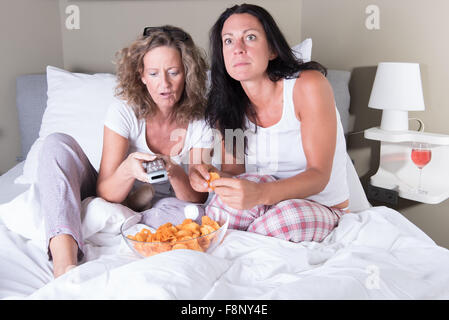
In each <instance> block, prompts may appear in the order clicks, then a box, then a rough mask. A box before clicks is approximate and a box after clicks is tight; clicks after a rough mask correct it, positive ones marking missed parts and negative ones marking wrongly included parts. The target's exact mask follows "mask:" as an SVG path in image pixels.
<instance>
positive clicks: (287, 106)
mask: <svg viewBox="0 0 449 320" xmlns="http://www.w3.org/2000/svg"><path fill="white" fill-rule="evenodd" d="M210 39H211V53H212V61H211V62H212V65H211V89H210V92H209V97H208V106H207V109H206V117H207V120H208V121H209V123H210V125H211V126H212V127H215V128H217V129H218V130H219V131H220V132H221V136H222V138H223V140H222V151H223V153H222V154H223V161H222V166H221V173H220V174H221V176H222V177H223V178H221V179H218V180H215V181H213V182H212V183H211V186H212V187H213V188H214V191H215V195H214V197H213V198H212V200H211V202H210V204H211V205H215V206H220V207H223V208H226V209H227V210H228V211H229V212H230V213H231V217H230V228H234V229H239V230H247V231H251V232H256V233H260V234H264V235H268V236H274V237H278V238H281V239H285V240H289V241H293V242H299V241H321V240H323V239H324V238H325V237H326V236H327V235H328V234H329V233H330V232H331V231H332V230H333V228H334V227H335V226H336V225H337V224H338V221H339V218H340V217H341V215H342V214H344V212H347V208H348V204H349V200H348V199H349V191H348V187H347V181H346V159H347V154H346V145H345V140H344V134H343V129H342V126H341V123H340V118H339V115H338V111H337V109H336V107H335V101H334V97H333V92H332V88H331V86H330V84H329V82H328V81H327V79H326V77H325V75H326V70H325V68H324V67H322V66H321V65H320V64H318V63H316V62H310V63H302V61H298V60H297V59H296V58H295V57H294V55H293V53H292V51H291V49H290V47H289V46H288V44H287V42H286V40H285V38H284V36H283V35H282V33H281V31H280V30H279V28H278V27H277V25H276V23H275V21H274V20H273V18H272V17H271V15H270V14H269V13H268V12H267V11H266V10H265V9H263V8H261V7H259V6H255V5H249V4H243V5H236V6H234V7H232V8H229V9H227V10H226V11H224V12H223V14H221V16H220V17H219V18H218V20H217V22H216V23H215V25H214V26H213V27H212V30H211V33H210ZM229 129H231V131H232V130H234V132H238V131H239V129H240V132H243V135H240V137H239V136H238V135H237V140H239V139H243V138H245V139H246V143H245V150H244V154H243V153H239V149H238V148H237V147H235V146H234V144H233V143H232V140H233V139H234V137H235V136H236V135H235V134H234V136H232V135H231V138H232V139H229V134H228V133H229ZM236 145H238V143H237V144H236ZM228 146H231V147H228ZM232 146H234V147H232ZM226 159H232V160H233V161H232V163H230V161H227V160H226ZM212 170H217V169H215V168H214V167H212V166H208V165H203V166H201V167H197V168H196V170H195V171H192V172H191V174H190V181H191V184H192V187H193V188H194V189H195V190H197V191H205V190H207V184H205V180H207V179H208V178H209V174H208V171H212ZM232 176H234V177H233V178H232Z"/></svg>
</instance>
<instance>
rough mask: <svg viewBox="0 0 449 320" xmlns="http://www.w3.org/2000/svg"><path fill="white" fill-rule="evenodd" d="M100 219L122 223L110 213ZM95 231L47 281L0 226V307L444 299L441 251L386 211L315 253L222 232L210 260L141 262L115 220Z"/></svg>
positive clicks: (353, 218) (355, 220)
mask: <svg viewBox="0 0 449 320" xmlns="http://www.w3.org/2000/svg"><path fill="white" fill-rule="evenodd" d="M8 174H10V173H9V172H8ZM8 179H9V178H8V176H5V175H4V176H2V177H1V178H0V190H1V192H3V191H5V192H9V190H11V189H8V190H6V189H5V188H6V187H7V186H8V185H9V183H10V180H8ZM10 187H11V188H12V186H10ZM20 192H22V193H23V192H24V191H23V190H21V191H20ZM16 195H17V194H16ZM9 196H11V195H9ZM2 199H4V197H3V196H2V198H0V203H1V200H2ZM90 201H91V202H90V203H94V204H95V205H92V206H90V207H89V206H87V207H86V210H87V211H88V210H91V213H93V212H97V213H98V216H100V217H102V218H101V219H99V220H102V219H103V220H102V221H103V222H104V221H105V220H104V219H106V218H107V217H106V215H104V214H103V215H102V212H100V211H105V209H104V208H105V206H108V204H106V203H104V202H101V201H98V200H97V201H92V200H90ZM3 202H4V201H3ZM87 204H89V203H87ZM107 211H108V212H109V214H110V215H113V216H115V217H120V215H122V216H125V215H126V213H123V208H121V207H118V206H111V207H110V208H108V210H107ZM119 211H120V212H119ZM89 214H90V213H88V214H87V216H88V217H89ZM95 216H97V215H95ZM0 217H1V216H0ZM92 217H94V215H92ZM0 220H1V219H0ZM108 221H109V220H108ZM100 222H101V221H96V225H97V227H96V228H97V230H98V229H101V230H100V231H97V232H95V233H94V234H92V235H91V236H90V239H91V246H90V247H89V252H90V253H89V255H88V258H87V260H88V261H87V262H85V263H83V264H81V265H79V266H78V267H77V268H75V269H72V270H71V271H70V272H68V273H67V274H65V275H63V276H61V277H60V278H58V279H56V280H53V279H52V275H51V274H52V273H51V263H50V262H48V261H47V257H46V252H45V250H44V249H43V248H41V247H40V246H39V245H38V244H37V243H36V242H34V241H30V240H27V239H25V238H24V237H22V236H19V235H18V234H16V233H13V232H11V231H9V230H7V228H6V227H5V225H1V224H0V259H1V263H0V297H1V298H4V299H5V298H6V299H15V298H28V299H449V272H447V271H448V270H449V250H447V249H445V248H442V247H439V246H437V245H436V244H435V243H434V242H433V241H432V240H431V239H430V238H429V237H428V236H427V235H425V234H424V233H423V232H422V231H421V230H420V229H418V228H417V227H416V226H414V225H413V224H412V223H411V222H409V221H408V220H407V219H405V218H404V217H403V216H402V215H401V214H400V213H399V212H397V211H395V210H392V209H389V208H386V207H373V208H370V209H368V210H364V211H362V212H359V213H353V214H347V215H345V216H343V218H342V219H341V221H340V224H339V226H338V227H337V228H336V229H335V230H334V231H333V232H332V233H331V234H330V235H329V236H328V237H327V238H326V239H325V240H324V241H323V242H322V243H313V242H303V243H299V244H295V243H290V242H286V241H282V240H278V239H275V238H271V237H265V236H261V235H257V234H252V233H249V232H242V231H236V230H229V231H228V233H227V235H226V236H225V238H224V240H223V243H222V244H221V245H220V246H219V247H218V248H217V249H216V250H215V251H214V252H212V254H205V253H200V252H196V251H189V250H175V251H170V252H166V253H162V254H159V255H156V256H153V257H149V258H146V259H139V258H136V257H135V256H134V255H132V254H131V253H130V252H129V251H128V250H127V249H126V247H125V246H123V243H122V242H121V241H120V237H119V236H118V233H117V230H116V225H117V224H118V222H119V221H118V220H114V221H113V222H112V223H109V224H101V223H100ZM94 224H95V223H94ZM94 229H95V228H94ZM94 229H91V230H94ZM98 244H102V245H101V246H98Z"/></svg>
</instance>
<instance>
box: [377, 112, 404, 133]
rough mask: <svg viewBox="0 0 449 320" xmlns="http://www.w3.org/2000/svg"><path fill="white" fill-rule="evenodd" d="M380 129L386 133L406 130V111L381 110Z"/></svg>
mask: <svg viewBox="0 0 449 320" xmlns="http://www.w3.org/2000/svg"><path fill="white" fill-rule="evenodd" d="M380 128H381V129H382V130H388V131H407V130H408V111H404V110H382V120H381V122H380Z"/></svg>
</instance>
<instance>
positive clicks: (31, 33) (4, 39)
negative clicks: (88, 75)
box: [0, 0, 63, 174]
mask: <svg viewBox="0 0 449 320" xmlns="http://www.w3.org/2000/svg"><path fill="white" fill-rule="evenodd" d="M0 43H1V50H0V61H1V73H0V174H1V173H4V172H5V171H7V170H8V169H9V168H11V167H12V166H14V165H15V164H16V157H18V156H20V154H21V146H20V134H19V123H18V118H17V112H16V91H15V79H16V77H17V76H18V75H20V74H26V73H41V72H45V66H46V65H47V64H52V65H55V66H62V65H63V55H62V38H61V27H60V20H59V8H58V2H57V1H54V0H14V1H7V0H1V2H0Z"/></svg>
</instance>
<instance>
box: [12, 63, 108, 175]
mask: <svg viewBox="0 0 449 320" xmlns="http://www.w3.org/2000/svg"><path fill="white" fill-rule="evenodd" d="M47 84H48V90H47V96H48V100H47V107H46V109H45V112H44V115H43V117H42V123H41V127H40V131H39V138H38V139H37V140H36V141H35V142H34V143H33V145H32V146H31V148H30V151H29V152H28V155H27V158H26V160H25V164H24V168H23V175H21V176H20V177H18V178H17V179H16V180H15V182H16V183H34V182H35V181H36V180H37V179H36V176H37V167H38V157H39V152H40V149H41V147H42V143H43V141H44V138H45V137H46V136H48V135H49V134H51V133H54V132H62V133H66V134H68V135H70V136H72V137H73V138H74V139H75V140H76V141H77V142H78V143H79V145H80V146H81V148H82V149H83V151H84V153H85V154H86V156H87V157H88V158H89V161H90V162H91V164H92V165H93V166H94V168H95V169H96V170H97V171H98V170H99V167H100V161H101V153H102V146H103V121H104V117H105V115H106V110H107V108H108V106H109V105H110V104H111V103H112V102H113V100H114V99H116V98H114V90H115V86H116V76H115V75H113V74H109V73H97V74H93V75H89V74H83V73H72V72H68V71H66V70H62V69H59V68H56V67H52V66H48V67H47Z"/></svg>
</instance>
